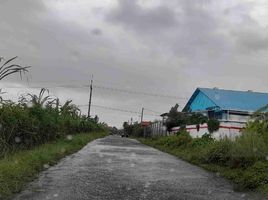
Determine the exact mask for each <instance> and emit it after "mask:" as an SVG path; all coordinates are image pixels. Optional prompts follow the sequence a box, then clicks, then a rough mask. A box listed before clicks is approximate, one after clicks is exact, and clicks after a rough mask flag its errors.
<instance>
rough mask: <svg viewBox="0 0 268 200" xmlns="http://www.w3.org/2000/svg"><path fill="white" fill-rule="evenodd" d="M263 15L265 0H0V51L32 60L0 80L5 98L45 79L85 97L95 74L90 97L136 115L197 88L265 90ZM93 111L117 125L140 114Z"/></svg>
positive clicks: (267, 25) (267, 38)
mask: <svg viewBox="0 0 268 200" xmlns="http://www.w3.org/2000/svg"><path fill="white" fill-rule="evenodd" d="M267 19H268V1H267V0H224V1H223V0H168V1H167V0H102V1H99V0H76V1H73V0H43V1H42V0H0V57H4V58H6V59H7V58H11V57H13V56H19V59H17V60H16V63H19V64H21V65H31V66H32V68H31V70H30V71H31V72H30V74H29V75H28V76H27V77H28V79H29V80H28V81H27V80H26V78H24V79H23V80H20V78H19V76H16V75H15V76H12V77H9V78H7V79H6V80H5V81H2V82H1V83H0V87H1V88H3V89H4V91H6V92H8V93H7V94H5V95H4V97H5V98H9V97H10V98H12V99H14V100H15V99H17V97H18V95H20V94H23V93H25V92H37V91H38V89H31V88H30V87H34V86H36V87H39V86H40V87H48V88H50V92H51V94H52V95H55V96H58V97H60V98H61V100H62V101H65V100H67V99H73V100H74V103H76V104H78V105H85V104H87V102H88V96H89V95H88V88H86V85H88V84H89V80H90V78H91V75H92V74H94V85H95V86H96V87H95V88H94V90H93V104H94V105H98V106H106V107H110V108H119V109H123V110H129V111H135V112H136V111H138V112H140V111H141V108H142V107H145V108H147V110H145V117H144V119H145V120H153V119H155V118H158V117H154V116H149V114H151V115H155V114H157V113H154V112H152V111H149V110H153V111H157V112H160V113H161V112H167V111H168V110H169V109H170V107H171V106H173V105H174V104H175V103H179V104H180V107H181V108H183V106H184V105H185V103H186V101H187V98H189V97H190V96H191V94H192V93H193V91H194V90H195V89H196V87H218V88H224V89H234V90H254V91H262V92H268V91H267V86H268V78H267V74H268V66H267V63H268V57H267V55H268V20H267ZM57 86H63V87H57ZM20 87H22V88H20ZM68 87H69V88H68ZM118 89H123V90H127V91H128V92H129V93H127V92H122V90H120V91H119V90H118ZM131 92H132V93H131ZM133 92H134V93H135V92H141V93H142V92H143V93H150V94H157V95H159V96H153V95H152V96H149V95H144V94H140V93H138V94H133ZM163 96H168V97H163ZM171 96H176V97H178V98H177V99H175V98H172V97H171ZM81 109H82V110H83V112H84V113H86V110H87V108H86V107H81ZM95 114H97V115H99V117H100V119H101V121H105V122H107V123H108V124H109V125H115V126H118V127H120V126H121V125H122V122H123V121H128V120H130V118H131V117H133V120H134V121H136V120H139V115H138V114H137V113H127V112H119V111H115V110H108V109H104V108H100V107H96V106H93V107H92V115H95Z"/></svg>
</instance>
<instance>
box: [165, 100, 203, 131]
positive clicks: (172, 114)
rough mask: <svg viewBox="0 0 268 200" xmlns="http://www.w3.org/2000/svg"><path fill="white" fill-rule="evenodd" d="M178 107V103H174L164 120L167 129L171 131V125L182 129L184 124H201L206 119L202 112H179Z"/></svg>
mask: <svg viewBox="0 0 268 200" xmlns="http://www.w3.org/2000/svg"><path fill="white" fill-rule="evenodd" d="M178 109H179V105H178V104H176V105H175V106H174V107H172V108H171V109H170V111H169V113H168V119H167V121H166V127H167V130H168V131H171V129H172V128H173V127H177V126H180V128H181V129H183V128H184V127H185V126H186V125H194V124H203V123H206V122H207V120H208V118H207V117H206V116H204V115H203V114H202V113H188V112H179V111H178Z"/></svg>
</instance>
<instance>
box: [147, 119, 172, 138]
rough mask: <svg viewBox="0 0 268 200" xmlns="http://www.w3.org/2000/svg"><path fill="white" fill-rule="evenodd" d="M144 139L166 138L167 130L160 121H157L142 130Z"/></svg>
mask: <svg viewBox="0 0 268 200" xmlns="http://www.w3.org/2000/svg"><path fill="white" fill-rule="evenodd" d="M143 131H144V132H143V133H144V137H156V136H166V135H167V128H166V126H165V125H164V123H163V122H162V121H157V122H154V123H152V124H151V125H149V126H147V127H145V128H144V130H143Z"/></svg>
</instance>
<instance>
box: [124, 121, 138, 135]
mask: <svg viewBox="0 0 268 200" xmlns="http://www.w3.org/2000/svg"><path fill="white" fill-rule="evenodd" d="M123 128H124V132H125V133H126V134H127V135H130V136H134V137H142V136H143V128H142V126H141V124H140V123H138V122H134V123H133V124H132V125H131V124H128V123H127V122H124V123H123Z"/></svg>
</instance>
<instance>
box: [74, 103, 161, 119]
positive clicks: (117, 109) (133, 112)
mask: <svg viewBox="0 0 268 200" xmlns="http://www.w3.org/2000/svg"><path fill="white" fill-rule="evenodd" d="M87 106H88V105H86V104H85V105H78V107H87ZM91 106H92V107H97V108H103V109H106V110H114V111H120V112H126V113H131V114H138V115H140V114H141V113H140V112H138V111H133V110H126V109H121V108H114V107H109V106H102V105H96V104H92V105H91ZM144 115H147V116H155V117H159V115H152V114H144Z"/></svg>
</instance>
